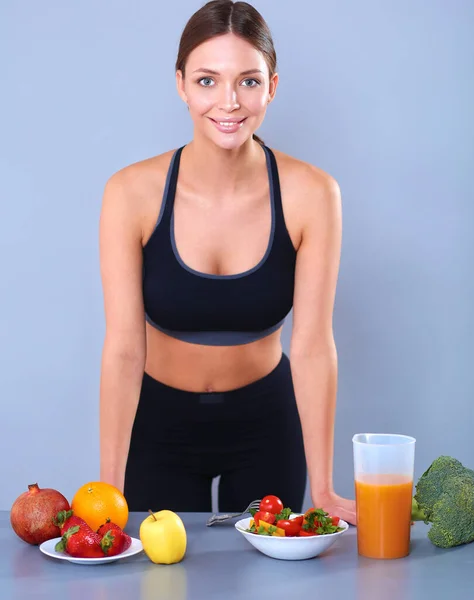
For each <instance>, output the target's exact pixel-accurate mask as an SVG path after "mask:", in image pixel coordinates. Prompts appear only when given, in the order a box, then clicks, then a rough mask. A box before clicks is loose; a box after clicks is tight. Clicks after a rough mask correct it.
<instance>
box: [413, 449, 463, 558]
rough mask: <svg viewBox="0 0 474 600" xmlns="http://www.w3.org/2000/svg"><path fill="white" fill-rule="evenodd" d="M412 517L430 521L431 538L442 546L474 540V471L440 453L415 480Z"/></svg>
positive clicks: (456, 544)
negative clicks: (416, 481) (417, 479)
mask: <svg viewBox="0 0 474 600" xmlns="http://www.w3.org/2000/svg"><path fill="white" fill-rule="evenodd" d="M412 520H413V521H424V522H425V523H431V524H432V527H431V528H430V530H429V532H428V538H429V540H430V541H431V542H432V543H433V544H434V545H435V546H439V547H440V548H451V547H453V546H459V545H461V544H468V543H470V542H473V541H474V471H473V470H472V469H468V468H466V467H464V466H463V465H462V463H460V462H459V461H458V460H456V459H455V458H451V457H449V456H440V457H439V458H437V459H436V460H435V461H433V463H432V464H431V466H430V467H429V468H428V469H427V470H426V471H425V473H423V475H422V476H421V477H420V479H419V481H418V483H417V484H416V494H415V496H414V498H413V506H412Z"/></svg>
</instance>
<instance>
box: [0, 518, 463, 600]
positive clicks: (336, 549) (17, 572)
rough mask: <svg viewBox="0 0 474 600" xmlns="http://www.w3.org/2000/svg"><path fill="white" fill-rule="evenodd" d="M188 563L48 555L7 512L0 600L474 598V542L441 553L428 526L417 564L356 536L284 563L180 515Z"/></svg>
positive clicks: (132, 522)
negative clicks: (375, 551)
mask: <svg viewBox="0 0 474 600" xmlns="http://www.w3.org/2000/svg"><path fill="white" fill-rule="evenodd" d="M146 516H147V514H146V513H131V514H130V519H129V522H128V525H127V527H126V530H127V531H128V533H130V535H132V536H134V537H138V529H139V526H140V523H141V522H142V520H143V519H144V518H145V517H146ZM180 516H181V518H182V519H183V522H184V524H185V526H186V531H187V535H188V547H187V551H186V556H185V558H184V559H183V561H182V562H181V563H178V564H176V565H155V564H153V563H152V562H151V561H150V560H149V559H148V557H147V556H146V555H145V554H144V553H141V554H138V555H136V556H133V557H130V558H128V559H122V560H119V561H117V562H113V563H108V564H103V565H95V566H89V565H87V566H83V565H76V564H71V563H68V562H66V561H60V560H57V559H54V558H49V557H47V556H45V555H43V554H42V553H41V552H40V551H39V549H38V547H36V546H30V545H29V544H26V543H25V542H23V541H22V540H20V539H19V538H18V537H17V536H16V535H15V533H14V532H13V530H12V529H11V526H10V521H9V513H8V512H7V511H4V512H0V598H1V600H26V599H28V598H45V599H46V598H47V599H48V600H56V599H58V600H59V599H60V600H76V599H77V600H109V599H110V600H122V599H124V600H125V599H126V600H152V599H153V600H201V599H203V600H204V599H206V600H207V599H213V598H216V599H217V598H219V599H223V600H224V599H225V600H236V599H240V598H245V599H246V600H253V599H257V598H259V599H260V598H267V597H268V598H271V599H272V600H278V599H280V598H282V599H283V598H292V599H300V598H308V600H309V599H311V600H312V599H313V598H323V594H326V597H327V598H332V597H334V598H336V599H341V600H351V599H357V600H380V599H383V600H411V599H413V600H424V599H425V598H426V600H434V599H438V598H439V599H443V600H444V599H449V598H451V597H458V594H459V595H461V594H465V597H466V598H472V597H474V591H473V590H474V543H473V544H470V545H466V546H460V547H458V548H452V549H450V550H441V549H439V548H436V547H434V546H433V545H432V544H431V542H430V541H429V540H428V539H427V537H426V532H427V530H428V527H427V526H426V525H424V524H423V523H416V524H415V525H414V526H413V528H412V547H411V553H410V556H408V557H407V558H402V559H398V560H370V559H366V558H362V557H359V556H358V555H357V546H356V540H357V538H356V529H355V528H354V527H351V528H350V529H349V531H348V532H346V533H345V534H344V535H343V536H341V537H340V538H339V540H338V541H337V542H336V544H335V545H333V546H332V547H331V548H330V549H329V550H327V551H326V552H325V553H324V554H322V555H320V556H319V557H318V558H314V559H311V560H305V561H282V560H275V559H272V558H269V557H267V556H264V555H263V554H261V553H259V552H258V551H257V550H255V549H254V548H253V547H252V546H251V545H250V544H249V543H248V542H247V541H246V540H245V539H244V537H243V536H242V535H241V534H239V533H238V532H237V531H236V530H235V529H234V522H233V521H232V522H229V523H226V524H221V525H217V526H213V527H206V525H205V523H206V520H207V518H208V517H209V515H208V514H202V513H180Z"/></svg>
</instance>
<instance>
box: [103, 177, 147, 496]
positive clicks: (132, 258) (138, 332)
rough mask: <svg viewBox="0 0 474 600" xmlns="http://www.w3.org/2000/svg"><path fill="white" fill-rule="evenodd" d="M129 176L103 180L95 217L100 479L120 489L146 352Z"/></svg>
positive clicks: (136, 222) (138, 227)
mask: <svg viewBox="0 0 474 600" xmlns="http://www.w3.org/2000/svg"><path fill="white" fill-rule="evenodd" d="M128 179H129V177H128V176H127V174H126V173H125V172H124V171H119V172H118V173H116V174H115V175H113V176H112V177H111V178H110V180H109V181H108V182H107V185H106V187H105V191H104V196H103V203H102V212H101V217H100V269H101V277H102V287H103V294H104V309H105V322H106V331H105V341H104V347H103V352H102V367H101V378H100V480H101V481H105V482H107V483H111V484H112V485H115V486H116V487H117V488H119V489H120V490H121V491H123V485H124V476H125V466H126V461H127V456H128V450H129V445H130V435H131V430H132V425H133V420H134V418H135V413H136V409H137V405H138V399H139V395H140V387H141V382H142V377H143V371H144V368H145V354H146V338H145V319H144V308H143V297H142V287H141V286H142V242H141V240H142V232H141V225H140V215H139V211H138V209H137V208H138V205H137V203H136V202H135V201H134V198H133V193H132V191H131V185H130V184H129V182H128Z"/></svg>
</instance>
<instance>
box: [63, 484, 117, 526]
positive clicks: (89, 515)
mask: <svg viewBox="0 0 474 600" xmlns="http://www.w3.org/2000/svg"><path fill="white" fill-rule="evenodd" d="M71 508H72V510H73V511H74V514H75V515H76V516H77V517H81V519H84V521H85V522H86V523H87V524H88V525H89V527H90V528H91V529H93V530H94V531H97V529H99V527H100V526H101V525H103V524H104V523H105V522H106V520H107V519H110V520H111V521H112V522H113V523H115V524H116V525H118V526H119V527H120V528H121V529H124V528H125V525H126V524H127V521H128V505H127V501H126V500H125V496H124V495H123V494H122V492H121V491H120V490H119V489H118V488H116V487H115V486H113V485H111V484H110V483H105V482H103V481H93V482H90V483H86V484H84V485H83V486H81V487H80V488H79V489H78V490H77V492H76V493H75V494H74V497H73V499H72V502H71Z"/></svg>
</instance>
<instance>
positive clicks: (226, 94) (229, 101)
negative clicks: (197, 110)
mask: <svg viewBox="0 0 474 600" xmlns="http://www.w3.org/2000/svg"><path fill="white" fill-rule="evenodd" d="M218 108H219V109H221V110H224V111H225V112H232V111H234V110H237V109H239V108H240V102H239V97H238V94H237V90H236V89H235V88H234V86H233V85H232V84H229V85H226V86H223V91H222V93H221V96H220V97H219V103H218Z"/></svg>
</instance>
